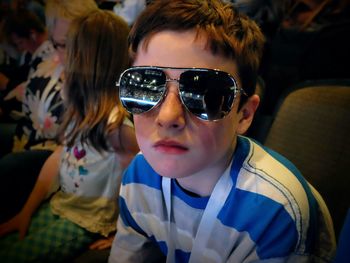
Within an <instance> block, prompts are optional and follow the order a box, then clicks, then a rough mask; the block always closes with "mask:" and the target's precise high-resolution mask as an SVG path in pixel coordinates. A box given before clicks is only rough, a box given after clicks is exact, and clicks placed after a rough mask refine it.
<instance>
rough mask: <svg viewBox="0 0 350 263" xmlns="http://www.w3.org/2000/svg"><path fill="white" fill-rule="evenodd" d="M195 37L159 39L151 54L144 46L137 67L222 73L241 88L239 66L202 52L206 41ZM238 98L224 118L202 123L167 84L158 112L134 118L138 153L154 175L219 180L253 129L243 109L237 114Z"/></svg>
mask: <svg viewBox="0 0 350 263" xmlns="http://www.w3.org/2000/svg"><path fill="white" fill-rule="evenodd" d="M195 36H196V33H195V32H194V31H186V32H175V31H162V32H159V33H156V34H155V35H153V36H152V37H151V39H150V41H149V43H148V46H147V48H145V47H144V46H143V45H142V44H143V43H141V44H140V46H139V48H138V51H137V56H136V58H135V61H134V64H133V65H134V66H161V67H178V68H179V67H180V68H192V67H197V68H209V69H219V70H222V71H226V72H228V73H230V74H231V75H232V76H234V78H235V79H236V81H237V82H238V85H239V86H240V81H239V79H238V74H237V66H236V64H235V63H234V62H233V61H232V60H230V59H227V58H225V57H222V56H219V55H215V56H214V55H213V54H212V53H211V52H210V51H208V50H206V49H205V48H204V47H205V39H203V38H198V39H196V40H195ZM165 71H166V74H167V77H168V78H169V79H178V78H179V75H180V73H181V72H182V70H178V69H177V70H176V69H167V70H165ZM239 96H240V95H238V98H239ZM238 98H237V99H236V101H235V102H234V106H233V108H232V110H231V112H230V113H229V114H228V115H227V116H226V117H225V118H223V119H221V120H218V121H203V120H200V119H198V118H197V117H195V116H194V115H193V114H191V113H189V112H188V111H187V110H186V109H185V108H184V106H183V105H182V103H181V99H180V97H179V90H178V83H177V82H168V83H167V95H166V97H165V99H164V100H163V102H162V103H161V104H160V105H159V106H158V107H156V108H154V109H152V110H150V111H149V112H146V113H143V114H137V115H134V121H135V129H136V136H137V140H138V143H139V146H140V149H141V151H142V152H143V154H144V156H145V158H146V159H147V161H148V162H149V163H150V164H151V166H152V167H153V169H155V171H157V172H158V173H159V174H160V175H162V176H166V177H172V178H185V177H191V176H192V177H193V176H194V177H196V178H198V176H196V175H200V177H201V178H204V177H203V176H205V175H207V174H210V175H212V176H213V175H215V174H217V176H219V175H220V174H221V173H222V172H223V171H224V170H225V168H226V167H227V165H228V163H229V161H230V159H231V157H232V154H233V151H234V149H235V146H236V136H237V133H243V132H245V131H246V129H247V128H248V127H249V124H250V122H249V124H247V122H246V121H245V117H244V116H245V115H246V114H245V113H244V109H245V106H244V107H243V108H242V110H240V111H239V112H238V113H237V107H238V103H239V99H238ZM248 104H249V100H248ZM257 104H258V102H257ZM256 106H257V105H256ZM255 109H256V107H255ZM255 109H254V110H255Z"/></svg>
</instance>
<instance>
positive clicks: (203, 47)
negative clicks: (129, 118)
mask: <svg viewBox="0 0 350 263" xmlns="http://www.w3.org/2000/svg"><path fill="white" fill-rule="evenodd" d="M263 44H264V37H263V34H262V32H261V30H260V29H259V27H258V26H257V24H256V23H255V22H254V21H252V20H251V19H249V18H248V17H247V16H246V15H244V14H242V13H239V12H238V11H237V10H236V9H235V8H234V7H233V6H232V5H231V4H225V3H223V2H222V1H220V0H206V1H203V0H201V1H199V0H164V1H154V3H153V4H151V5H149V6H148V7H146V9H145V10H144V12H142V13H141V14H140V16H139V17H138V19H137V20H136V22H135V24H134V26H133V28H132V29H131V33H130V36H129V50H130V55H131V58H132V59H133V61H132V67H131V68H129V69H128V70H126V71H125V72H124V73H123V74H122V75H121V77H120V80H119V82H118V86H119V90H120V99H121V101H122V104H123V106H124V107H125V108H126V109H127V110H128V111H129V112H130V113H132V114H134V123H135V132H136V138H137V141H138V144H139V147H140V150H141V154H138V155H137V156H136V157H135V158H134V160H133V161H132V163H131V164H130V165H129V167H128V168H127V170H126V172H125V173H124V176H123V180H122V185H121V190H120V196H119V206H120V214H119V219H118V225H117V228H118V232H117V234H116V237H115V239H114V242H113V245H112V250H111V254H110V257H109V262H110V263H114V262H122V263H126V262H133V263H135V262H156V261H152V260H159V259H164V258H166V260H167V262H331V260H332V258H333V256H334V253H335V236H334V230H333V224H332V219H331V217H330V214H329V212H328V209H327V207H326V205H325V203H324V201H323V199H322V197H321V196H320V195H319V194H318V192H317V191H316V190H315V189H314V188H313V187H312V186H311V185H309V184H308V182H307V181H306V180H305V179H304V178H303V177H302V175H301V174H300V172H299V171H298V170H297V168H296V167H295V166H294V165H293V164H292V163H291V162H289V161H288V160H286V159H285V158H284V157H282V156H281V155H279V154H278V153H276V152H274V151H272V150H270V149H268V148H266V147H264V146H262V145H260V144H258V143H256V142H255V141H253V140H251V139H249V138H247V137H244V136H241V134H244V133H245V132H246V130H247V129H248V127H249V126H250V124H251V122H252V119H253V117H254V113H255V111H256V109H257V107H258V105H259V97H258V96H257V95H256V94H254V90H255V82H256V78H257V71H258V68H259V62H260V59H261V56H262V50H263ZM208 96H209V97H208ZM218 102H220V103H218ZM209 104H210V107H208V105H209Z"/></svg>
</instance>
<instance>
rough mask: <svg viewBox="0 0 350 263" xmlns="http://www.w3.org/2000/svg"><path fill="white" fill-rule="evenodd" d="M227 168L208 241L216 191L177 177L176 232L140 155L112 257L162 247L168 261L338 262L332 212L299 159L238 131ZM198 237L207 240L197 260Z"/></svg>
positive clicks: (125, 185)
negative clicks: (204, 192)
mask: <svg viewBox="0 0 350 263" xmlns="http://www.w3.org/2000/svg"><path fill="white" fill-rule="evenodd" d="M225 173H226V174H227V175H228V176H229V178H230V180H231V185H232V187H231V188H230V189H229V193H228V196H227V198H226V200H222V205H221V209H220V210H219V212H218V213H217V214H216V216H215V215H213V216H214V222H213V227H208V229H206V230H205V231H207V232H208V233H205V234H206V235H207V236H209V238H208V239H207V240H204V241H203V240H201V239H200V238H199V239H196V235H197V231H198V227H199V224H200V222H201V220H202V217H203V213H204V211H205V209H210V207H207V203H208V201H209V198H210V197H193V196H190V195H188V194H187V193H186V192H184V191H183V190H182V189H181V188H180V187H179V185H178V184H177V183H176V181H175V180H173V179H172V180H171V204H172V205H171V213H172V217H171V223H170V226H171V228H170V229H172V230H171V234H170V233H169V231H170V230H169V220H168V215H167V206H166V201H165V199H166V198H164V193H163V192H162V189H163V188H162V177H161V176H160V175H158V174H157V173H156V172H155V171H154V170H153V169H152V167H151V166H150V165H149V164H148V163H147V161H146V160H145V159H144V156H143V155H141V154H140V155H138V156H137V157H136V158H135V159H134V161H133V162H132V164H131V165H130V166H129V168H128V170H127V171H126V173H125V175H124V178H123V182H122V187H121V193H120V217H119V220H118V227H117V228H118V232H117V236H116V238H115V242H114V244H113V247H112V251H111V255H110V258H109V261H110V262H123V263H124V262H150V260H151V259H150V258H149V257H152V256H153V255H155V253H156V252H154V251H156V250H158V251H161V252H162V254H163V255H165V256H168V259H167V260H168V262H252V261H260V260H269V261H271V260H272V259H273V260H274V261H273V262H286V261H289V262H310V261H311V260H314V261H316V262H329V261H331V259H332V257H333V255H334V251H335V238H334V232H333V226H332V222H331V219H330V216H329V212H328V210H327V207H326V206H325V204H324V202H323V200H322V198H321V197H320V196H319V194H318V193H317V192H316V190H315V189H314V188H312V186H310V185H309V184H308V183H307V182H306V180H305V179H303V177H302V176H301V175H300V172H299V171H298V170H297V169H296V168H295V166H294V165H293V164H291V163H290V162H289V161H288V160H286V159H285V158H283V157H282V156H280V155H278V154H277V153H275V152H273V151H271V150H270V149H266V148H264V147H262V146H261V145H259V144H257V143H255V142H253V141H252V140H250V139H248V138H245V137H238V142H237V149H236V152H235V156H234V158H233V160H232V162H231V165H230V166H229V167H228V168H227V170H226V172H225ZM205 231H204V232H205ZM195 239H196V240H200V242H201V243H203V245H202V247H201V253H200V255H199V256H198V253H197V255H196V258H195V259H194V258H191V252H192V249H193V247H194V241H195ZM170 250H171V251H170ZM169 255H174V258H170V259H169Z"/></svg>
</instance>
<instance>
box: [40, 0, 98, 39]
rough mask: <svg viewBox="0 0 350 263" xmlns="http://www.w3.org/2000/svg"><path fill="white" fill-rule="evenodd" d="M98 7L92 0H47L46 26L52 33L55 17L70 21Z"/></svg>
mask: <svg viewBox="0 0 350 263" xmlns="http://www.w3.org/2000/svg"><path fill="white" fill-rule="evenodd" d="M97 9H98V6H97V4H96V2H95V1H94V0H47V2H46V5H45V16H46V26H47V29H48V31H49V34H50V35H51V34H52V31H53V28H54V26H55V22H56V19H58V18H61V19H66V20H69V21H72V20H74V19H76V18H79V17H82V16H85V15H87V14H88V13H90V12H92V11H95V10H97Z"/></svg>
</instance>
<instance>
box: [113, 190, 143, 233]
mask: <svg viewBox="0 0 350 263" xmlns="http://www.w3.org/2000/svg"><path fill="white" fill-rule="evenodd" d="M119 210H120V212H119V215H120V218H121V219H122V220H123V223H124V225H126V226H128V227H131V228H133V229H134V230H135V231H137V232H138V233H140V234H141V235H143V236H145V237H148V235H147V234H146V233H145V232H144V231H143V230H142V229H141V228H140V226H139V225H138V224H137V223H136V221H135V220H134V218H133V217H132V216H131V214H130V211H129V209H128V207H127V205H126V202H125V199H124V198H123V197H122V196H119Z"/></svg>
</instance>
